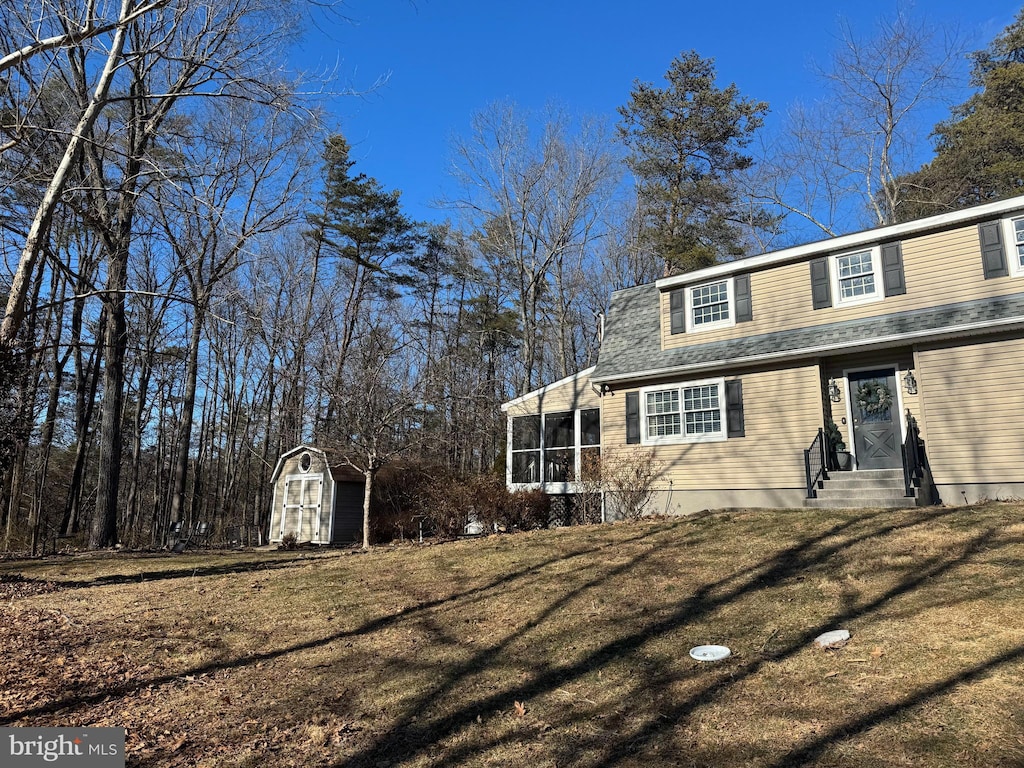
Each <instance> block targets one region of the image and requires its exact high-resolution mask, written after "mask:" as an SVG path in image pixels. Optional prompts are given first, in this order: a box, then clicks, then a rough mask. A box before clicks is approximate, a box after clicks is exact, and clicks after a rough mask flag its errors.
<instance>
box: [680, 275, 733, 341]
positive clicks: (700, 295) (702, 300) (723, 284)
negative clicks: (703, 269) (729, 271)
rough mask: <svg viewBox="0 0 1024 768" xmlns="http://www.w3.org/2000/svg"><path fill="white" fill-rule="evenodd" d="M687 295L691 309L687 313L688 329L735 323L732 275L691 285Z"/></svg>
mask: <svg viewBox="0 0 1024 768" xmlns="http://www.w3.org/2000/svg"><path fill="white" fill-rule="evenodd" d="M686 295H687V299H688V302H687V303H688V307H687V308H688V310H689V311H688V313H687V315H686V322H687V325H688V330H690V331H702V330H705V329H708V328H723V327H726V326H730V325H733V324H735V322H736V313H735V309H734V308H733V301H734V296H733V281H732V278H731V277H730V278H726V279H725V280H717V281H715V282H713V283H705V284H703V285H694V286H690V287H689V288H688V289H687V291H686Z"/></svg>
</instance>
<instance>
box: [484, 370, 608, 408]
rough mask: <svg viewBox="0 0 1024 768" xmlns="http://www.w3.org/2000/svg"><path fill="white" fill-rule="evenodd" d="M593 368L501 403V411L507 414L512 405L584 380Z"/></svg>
mask: <svg viewBox="0 0 1024 768" xmlns="http://www.w3.org/2000/svg"><path fill="white" fill-rule="evenodd" d="M595 368H597V366H596V365H592V366H590V367H589V368H584V369H583V370H582V371H579V372H578V373H574V374H573V375H572V376H566V377H565V378H564V379H559V380H558V381H553V382H551V383H550V384H545V385H544V386H543V387H541V388H540V389H535V390H533V391H532V392H527V393H526V394H525V395H520V396H519V397H517V398H515V399H513V400H509V401H508V402H507V403H502V404H501V410H502V411H505V412H508V409H509V408H511V407H512V406H513V405H519V404H520V403H525V402H526V401H527V400H532V399H533V398H535V397H540V396H541V395H543V394H544V393H545V392H550V391H551V390H552V389H557V388H558V387H562V386H565V385H566V384H568V383H569V382H571V381H576V380H577V379H583V378H586V377H587V376H589V375H590V374H592V373H593V372H594V369H595Z"/></svg>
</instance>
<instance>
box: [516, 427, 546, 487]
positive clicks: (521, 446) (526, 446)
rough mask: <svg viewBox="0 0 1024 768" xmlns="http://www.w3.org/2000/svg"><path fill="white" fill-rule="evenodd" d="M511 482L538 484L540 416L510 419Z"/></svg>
mask: <svg viewBox="0 0 1024 768" xmlns="http://www.w3.org/2000/svg"><path fill="white" fill-rule="evenodd" d="M512 482H513V483H539V482H540V416H516V417H515V418H514V419H512Z"/></svg>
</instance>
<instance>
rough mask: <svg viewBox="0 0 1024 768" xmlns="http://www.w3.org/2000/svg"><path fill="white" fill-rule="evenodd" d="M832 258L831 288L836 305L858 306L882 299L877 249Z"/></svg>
mask: <svg viewBox="0 0 1024 768" xmlns="http://www.w3.org/2000/svg"><path fill="white" fill-rule="evenodd" d="M833 258H834V260H835V264H834V266H835V269H834V270H833V271H832V274H833V275H834V278H833V279H834V281H835V282H834V285H833V288H834V294H835V296H836V304H837V305H843V304H859V303H862V302H866V301H874V300H875V299H881V298H882V290H881V285H882V279H881V264H880V256H879V249H878V248H877V247H876V248H868V249H866V250H863V251H857V252H855V253H843V254H838V255H837V256H835V257H833Z"/></svg>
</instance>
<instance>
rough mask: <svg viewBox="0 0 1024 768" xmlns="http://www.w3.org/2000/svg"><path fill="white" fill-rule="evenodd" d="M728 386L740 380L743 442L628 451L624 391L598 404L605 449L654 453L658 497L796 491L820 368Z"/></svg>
mask: <svg viewBox="0 0 1024 768" xmlns="http://www.w3.org/2000/svg"><path fill="white" fill-rule="evenodd" d="M731 379H741V380H742V381H743V413H744V421H745V429H746V436H745V437H737V438H730V439H728V440H723V441H719V442H713V443H685V444H680V445H659V446H653V447H649V446H627V445H625V442H626V424H625V412H626V408H625V400H626V396H625V392H626V390H625V389H622V390H617V391H616V392H615V393H614V394H612V395H608V396H606V397H605V398H604V400H603V407H602V412H601V415H602V418H603V423H602V438H603V444H604V450H605V451H615V450H633V449H637V448H638V449H640V450H652V451H654V454H655V458H656V460H657V462H658V463H659V465H660V466H661V467H662V472H661V475H660V477H659V479H658V483H657V486H656V487H657V488H659V489H662V490H664V489H668V488H672V489H674V490H679V491H684V490H715V489H731V488H802V487H803V486H804V483H805V476H804V464H803V450H804V448H806V447H807V446H808V445H810V443H811V441H812V440H813V439H814V436H815V435H816V434H817V431H818V428H819V427H820V426H822V423H823V418H822V403H821V390H820V379H819V372H818V366H817V365H814V364H809V365H803V366H800V367H794V368H780V369H776V370H771V371H759V372H756V373H744V374H742V375H738V376H729V377H726V380H731ZM682 381H685V380H680V382H682ZM680 382H677V381H675V380H673V381H666V382H665V383H666V384H675V383H680ZM783 413H784V415H782V414H783Z"/></svg>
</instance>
